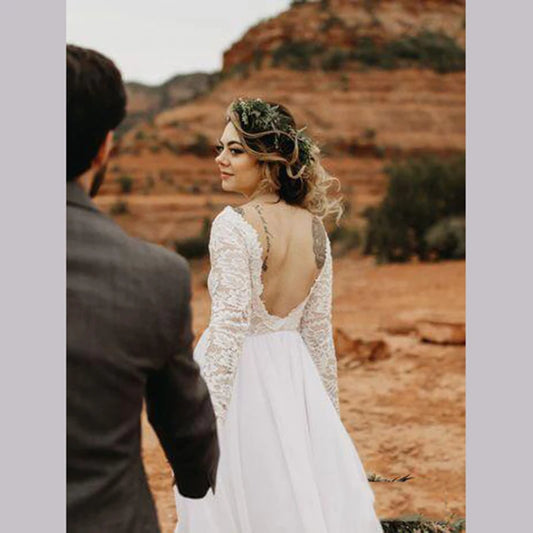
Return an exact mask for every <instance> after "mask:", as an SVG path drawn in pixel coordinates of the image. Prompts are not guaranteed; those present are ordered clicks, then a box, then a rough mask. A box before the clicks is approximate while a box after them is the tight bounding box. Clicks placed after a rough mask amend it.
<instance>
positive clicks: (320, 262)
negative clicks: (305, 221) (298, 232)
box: [313, 217, 326, 268]
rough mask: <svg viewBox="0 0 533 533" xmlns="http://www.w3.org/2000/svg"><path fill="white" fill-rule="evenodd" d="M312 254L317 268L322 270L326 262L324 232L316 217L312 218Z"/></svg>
mask: <svg viewBox="0 0 533 533" xmlns="http://www.w3.org/2000/svg"><path fill="white" fill-rule="evenodd" d="M313 252H314V254H315V263H316V266H317V268H322V267H323V266H324V263H325V261H326V230H325V229H324V226H323V225H322V222H320V219H319V218H318V217H313Z"/></svg>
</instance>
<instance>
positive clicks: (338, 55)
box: [321, 48, 348, 71]
mask: <svg viewBox="0 0 533 533" xmlns="http://www.w3.org/2000/svg"><path fill="white" fill-rule="evenodd" d="M347 59H348V53H347V52H345V51H344V50H340V49H339V48H334V49H333V50H331V51H329V52H327V53H326V54H325V56H324V58H323V59H322V62H321V66H322V69H323V70H330V71H335V70H340V69H341V68H342V67H343V65H344V64H345V63H346V61H347Z"/></svg>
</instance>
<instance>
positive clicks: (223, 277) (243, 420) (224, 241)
mask: <svg viewBox="0 0 533 533" xmlns="http://www.w3.org/2000/svg"><path fill="white" fill-rule="evenodd" d="M209 252H210V259H211V271H210V273H209V278H208V289H209V294H210V297H211V302H212V307H211V318H210V323H209V326H208V328H207V329H206V330H205V331H204V333H203V335H202V336H201V338H200V340H199V342H198V344H197V346H196V349H195V354H194V356H195V359H196V361H197V362H198V363H199V365H200V368H201V371H202V375H203V376H204V379H205V380H206V382H207V385H208V388H209V391H210V394H211V400H212V402H213V407H214V410H215V414H216V416H217V423H218V430H219V441H220V463H219V468H218V476H217V484H216V490H215V494H213V493H212V492H209V493H208V494H207V495H206V497H205V498H203V499H201V500H193V499H188V498H184V497H182V496H181V495H179V494H178V493H177V492H176V507H177V513H178V525H177V528H176V533H375V532H381V531H382V528H381V525H380V522H379V520H378V518H377V517H376V514H375V512H374V507H373V500H374V496H373V493H372V490H371V488H370V485H369V483H368V481H367V476H366V474H365V471H364V469H363V466H362V464H361V461H360V459H359V456H358V454H357V451H356V449H355V447H354V445H353V443H352V441H351V439H350V436H349V435H348V433H347V431H346V430H345V428H344V426H343V424H342V422H341V419H340V417H339V404H338V394H337V365H336V358H335V350H334V345H333V335H332V324H331V301H332V258H331V249H330V243H329V240H328V239H327V236H326V238H325V250H324V252H325V254H324V261H323V266H322V268H321V270H320V272H319V274H318V277H316V279H315V281H314V284H313V285H312V288H311V290H310V291H309V293H308V295H307V297H306V298H305V299H304V300H303V301H302V302H301V303H300V304H299V305H297V306H296V307H294V308H293V309H292V310H291V311H290V312H289V313H288V314H287V315H286V316H284V317H279V316H275V315H273V314H270V313H269V312H268V311H267V309H266V307H265V305H264V303H263V300H262V294H263V280H262V267H263V258H262V257H263V248H262V245H261V241H260V239H259V235H258V233H257V231H256V229H255V228H254V227H253V226H252V225H251V224H250V223H249V222H248V221H247V220H246V219H245V218H244V217H243V215H242V213H241V212H240V210H239V209H235V208H232V207H229V206H228V207H226V208H225V209H224V210H223V211H222V212H221V213H220V214H219V215H218V216H217V217H216V219H215V220H214V222H213V225H212V229H211V237H210V242H209Z"/></svg>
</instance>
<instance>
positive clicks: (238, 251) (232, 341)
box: [203, 213, 252, 422]
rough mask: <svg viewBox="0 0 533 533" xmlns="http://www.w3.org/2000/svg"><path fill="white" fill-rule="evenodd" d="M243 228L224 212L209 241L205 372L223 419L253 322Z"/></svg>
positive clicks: (222, 419)
mask: <svg viewBox="0 0 533 533" xmlns="http://www.w3.org/2000/svg"><path fill="white" fill-rule="evenodd" d="M240 229H241V228H239V227H237V226H236V225H235V224H234V223H232V221H231V219H230V218H229V217H227V216H224V213H222V214H221V215H219V217H217V218H216V219H215V221H214V222H213V225H212V228H211V238H210V241H209V256H210V259H211V271H210V273H209V281H208V285H209V293H210V296H211V319H210V322H209V332H208V343H207V349H206V355H205V364H204V365H203V366H204V368H203V375H204V379H205V381H206V383H207V385H208V388H209V392H210V394H211V401H212V403H213V408H214V411H215V415H216V417H217V420H218V421H219V422H223V421H224V418H225V416H226V411H227V408H228V405H229V402H230V400H231V393H232V389H233V381H234V379H235V373H236V370H237V364H238V360H239V357H240V355H241V352H242V345H243V342H244V337H245V334H246V332H247V330H248V327H249V323H250V313H251V294H252V289H251V279H250V268H249V264H248V252H247V248H246V240H245V235H244V234H243V233H242V232H241V231H240Z"/></svg>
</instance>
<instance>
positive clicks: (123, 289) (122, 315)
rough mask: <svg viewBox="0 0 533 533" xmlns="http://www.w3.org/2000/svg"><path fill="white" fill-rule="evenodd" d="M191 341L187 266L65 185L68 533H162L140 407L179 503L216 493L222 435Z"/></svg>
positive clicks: (80, 190)
mask: <svg viewBox="0 0 533 533" xmlns="http://www.w3.org/2000/svg"><path fill="white" fill-rule="evenodd" d="M192 340H193V335H192V332H191V313H190V279H189V270H188V267H187V263H186V262H185V260H183V259H182V258H181V257H180V256H178V255H177V254H175V253H172V252H170V251H168V250H165V249H164V248H162V247H160V246H156V245H153V244H148V243H145V242H142V241H140V240H137V239H134V238H132V237H129V236H128V235H126V234H125V233H124V232H123V231H122V230H121V229H120V228H119V227H118V226H117V225H116V224H115V223H114V222H113V221H112V220H111V219H110V218H108V217H107V216H105V215H104V214H103V213H101V212H100V211H99V210H98V209H97V208H96V207H95V206H94V204H93V203H92V202H91V200H90V199H89V197H88V196H87V195H86V194H85V192H84V191H83V190H82V189H81V188H80V187H79V186H78V185H77V184H76V183H67V528H68V531H69V533H89V532H91V533H107V532H110V533H111V532H113V533H136V532H144V533H152V532H157V531H159V527H158V523H157V516H156V512H155V508H154V504H153V500H152V496H151V494H150V491H149V488H148V484H147V480H146V476H145V472H144V468H143V463H142V460H141V427H140V416H141V410H142V405H143V398H145V399H146V407H147V413H148V418H149V420H150V422H151V424H152V426H153V427H154V429H155V431H156V433H157V435H158V437H159V440H160V442H161V444H162V446H163V449H164V450H165V453H166V456H167V458H168V460H169V462H170V465H171V466H172V469H173V471H174V474H175V477H176V481H177V485H178V489H179V491H180V493H181V494H183V495H184V496H187V497H191V498H200V497H202V496H204V495H205V494H206V492H207V490H208V489H209V487H213V488H214V486H215V477H216V468H217V464H218V454H219V449H218V440H217V434H216V423H215V417H214V414H213V409H212V405H211V401H210V398H209V394H208V392H207V388H206V385H205V383H204V381H203V379H202V378H201V376H200V374H199V369H198V366H197V365H196V363H195V362H194V361H193V359H192V350H191V343H192ZM169 489H170V487H169Z"/></svg>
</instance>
